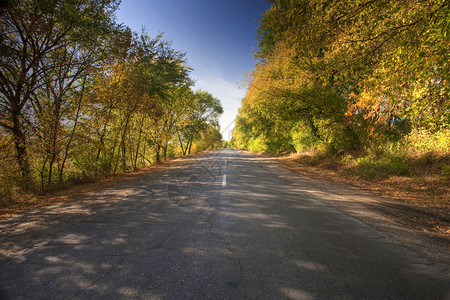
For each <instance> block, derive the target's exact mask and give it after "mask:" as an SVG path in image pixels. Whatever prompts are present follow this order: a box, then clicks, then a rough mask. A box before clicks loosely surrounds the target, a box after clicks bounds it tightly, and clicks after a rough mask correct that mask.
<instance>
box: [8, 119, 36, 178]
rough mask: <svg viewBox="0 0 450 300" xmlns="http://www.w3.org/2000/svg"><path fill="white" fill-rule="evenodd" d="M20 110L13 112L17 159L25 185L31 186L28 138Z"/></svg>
mask: <svg viewBox="0 0 450 300" xmlns="http://www.w3.org/2000/svg"><path fill="white" fill-rule="evenodd" d="M19 114H20V113H19V112H16V111H13V112H12V121H13V128H12V132H13V135H14V145H15V148H16V160H17V164H18V165H19V170H20V175H21V176H22V179H23V183H24V187H30V184H31V168H30V163H29V161H28V152H27V139H26V136H25V133H24V132H23V129H22V124H20V120H19Z"/></svg>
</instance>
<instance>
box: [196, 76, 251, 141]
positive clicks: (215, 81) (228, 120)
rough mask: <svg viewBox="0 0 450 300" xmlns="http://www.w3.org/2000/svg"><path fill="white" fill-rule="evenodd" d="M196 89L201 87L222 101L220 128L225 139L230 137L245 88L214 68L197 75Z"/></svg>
mask: <svg viewBox="0 0 450 300" xmlns="http://www.w3.org/2000/svg"><path fill="white" fill-rule="evenodd" d="M195 88H196V89H202V90H205V91H208V92H209V93H211V94H212V95H213V96H214V97H216V98H218V99H219V100H220V102H221V103H222V106H223V109H224V113H223V115H222V116H221V117H220V128H221V131H222V135H223V138H224V139H225V140H230V139H231V131H232V130H233V128H234V120H235V118H236V115H237V112H238V109H239V107H240V106H241V100H242V99H243V98H244V96H245V90H244V89H242V88H240V87H239V83H238V82H236V83H233V82H231V81H229V80H226V79H224V78H223V76H221V74H220V72H219V71H218V70H217V69H215V70H214V72H209V73H206V74H204V75H203V76H199V79H197V80H196V84H195Z"/></svg>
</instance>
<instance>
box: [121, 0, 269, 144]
mask: <svg viewBox="0 0 450 300" xmlns="http://www.w3.org/2000/svg"><path fill="white" fill-rule="evenodd" d="M269 6H270V5H269V3H268V1H267V0H184V1H183V0H122V3H121V5H120V7H119V10H118V11H117V21H118V22H119V23H123V24H124V25H127V26H128V27H130V28H131V29H132V30H133V31H137V32H140V31H141V29H142V28H143V27H145V29H146V30H147V32H148V33H149V34H150V35H151V36H155V35H157V34H158V33H160V32H163V33H164V36H165V38H167V39H169V40H172V41H173V48H174V49H176V50H181V51H182V52H186V56H187V60H188V64H189V66H190V67H191V68H193V69H194V70H193V72H192V73H191V77H192V78H193V79H194V80H195V81H196V85H195V89H198V88H201V89H203V90H207V91H208V92H210V93H211V94H213V95H214V96H215V97H217V98H218V99H220V101H221V102H222V106H223V107H224V111H225V112H224V114H223V115H222V117H221V119H220V125H221V130H222V131H223V133H222V134H223V137H224V139H225V140H228V139H230V138H231V134H230V132H231V129H232V125H234V122H233V121H234V119H235V117H236V114H237V110H238V108H239V107H240V104H241V99H242V98H243V97H244V95H245V88H243V87H242V84H241V83H242V82H243V81H244V79H245V78H244V75H243V74H244V73H246V72H249V71H251V70H252V69H253V68H254V66H255V61H254V59H253V56H252V54H251V52H252V50H253V49H254V48H256V47H257V42H256V28H257V23H256V20H257V19H260V18H261V16H262V14H263V13H264V12H265V11H266V10H267V9H268V8H269ZM230 125H231V127H229V126H230Z"/></svg>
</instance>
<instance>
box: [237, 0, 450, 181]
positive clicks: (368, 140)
mask: <svg viewBox="0 0 450 300" xmlns="http://www.w3.org/2000/svg"><path fill="white" fill-rule="evenodd" d="M271 2H272V3H273V5H272V7H271V8H270V9H269V10H268V11H267V12H266V13H265V14H264V16H263V18H262V19H261V21H260V23H259V28H258V32H257V38H258V42H259V49H258V50H257V51H256V54H255V59H256V60H257V66H256V68H255V69H254V70H253V71H252V72H251V73H250V74H249V76H248V81H247V84H248V90H247V94H246V97H245V98H244V100H243V101H242V107H241V109H240V110H239V117H238V118H237V120H236V126H235V130H234V132H233V143H234V144H235V145H236V146H237V147H239V148H245V149H250V150H254V151H270V152H273V153H278V152H281V151H286V150H288V149H290V148H291V149H292V148H295V150H296V151H297V152H299V151H308V150H319V151H322V152H324V153H326V154H331V155H332V154H336V153H341V152H348V151H361V150H362V149H365V148H366V149H369V152H376V151H378V150H377V149H380V147H386V145H401V150H398V151H397V152H396V151H394V150H389V151H379V152H382V153H381V154H380V155H377V156H376V157H372V158H370V159H368V158H367V159H368V160H367V161H365V160H364V159H366V158H364V159H363V160H362V161H360V162H359V163H358V165H359V168H360V169H361V170H367V173H368V174H369V173H370V172H373V173H377V174H378V173H380V174H381V173H383V172H386V174H388V175H389V174H406V172H407V170H406V169H407V168H406V167H405V164H404V159H403V158H401V157H403V156H401V155H400V156H396V155H397V154H395V155H391V154H392V153H400V152H402V151H404V152H409V151H418V152H427V151H435V152H439V153H444V154H445V153H448V152H449V145H450V140H449V129H448V124H449V123H450V99H449V95H450V93H449V91H450V90H449V84H448V82H449V79H450V78H449V76H450V72H449V66H448V62H449V61H450V59H449V58H450V57H449V52H448V49H449V47H450V34H449V33H450V32H449V29H450V27H449V26H448V24H449V21H448V15H449V12H450V5H449V3H448V1H445V0H439V1H419V2H417V1H416V2H408V1H406V2H404V1H403V2H402V1H397V2H385V1H369V2H367V1H363V0H360V1H347V0H345V1H335V2H333V1H331V2H330V1H322V0H313V1H303V0H293V1H292V0H273V1H271ZM380 145H382V146H380ZM391 147H394V146H391ZM375 175H376V174H375ZM375 175H374V176H375ZM376 176H378V175H376Z"/></svg>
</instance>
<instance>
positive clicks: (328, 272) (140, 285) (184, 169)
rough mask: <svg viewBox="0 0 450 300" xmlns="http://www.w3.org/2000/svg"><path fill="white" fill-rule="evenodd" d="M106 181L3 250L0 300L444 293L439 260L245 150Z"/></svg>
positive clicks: (444, 273) (448, 287)
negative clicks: (93, 197)
mask: <svg viewBox="0 0 450 300" xmlns="http://www.w3.org/2000/svg"><path fill="white" fill-rule="evenodd" d="M286 178H291V179H292V180H287V179H286ZM312 182H315V184H312ZM116 189H117V190H120V192H121V193H122V195H123V196H122V197H121V199H120V200H119V201H113V202H112V203H111V204H110V205H106V206H103V207H100V208H98V209H96V210H95V212H94V213H91V214H89V215H86V216H84V217H82V218H79V219H78V220H76V221H74V222H71V223H70V224H69V225H68V226H65V227H64V228H61V229H60V230H58V231H57V232H53V233H51V234H50V233H49V234H48V235H47V236H45V237H44V238H41V239H39V240H36V241H34V242H33V245H31V246H29V247H26V248H24V249H21V250H20V251H15V252H14V253H11V254H10V255H8V256H7V257H3V258H2V260H1V263H0V299H73V298H75V299H98V298H103V299H449V297H450V294H448V292H449V291H450V284H449V283H450V277H449V266H447V265H445V264H442V263H437V262H434V261H431V260H429V259H427V258H425V257H423V256H421V255H420V254H418V253H417V252H415V251H413V250H411V249H409V248H408V247H406V246H404V245H402V244H400V243H398V242H396V241H394V240H393V239H391V238H389V237H387V236H385V235H383V234H381V233H379V232H378V231H376V230H374V229H372V228H371V227H370V226H368V225H366V224H364V223H363V222H361V221H359V220H357V219H355V218H354V217H352V216H350V215H348V214H345V213H343V212H341V211H339V210H337V209H336V208H333V207H332V206H330V205H329V204H328V202H327V201H328V200H330V199H327V197H328V198H329V197H330V194H329V193H327V192H324V191H323V190H321V188H320V182H318V181H313V180H312V179H308V178H305V177H302V176H299V175H294V174H293V173H290V172H289V171H286V170H283V169H280V168H278V167H276V166H274V165H269V164H268V163H267V162H264V161H262V160H261V159H258V158H257V157H256V156H253V155H251V154H248V153H244V152H239V151H235V150H229V149H224V150H220V151H214V152H210V153H207V154H203V155H200V156H196V157H192V158H190V159H187V161H186V162H183V163H179V164H175V165H174V166H170V167H168V168H165V169H164V170H162V171H158V172H156V173H153V174H148V175H144V176H143V177H141V178H139V179H138V180H135V181H133V182H131V183H130V182H129V183H125V184H122V185H120V186H118V187H116ZM104 193H105V196H106V195H107V193H108V192H107V191H105V192H104ZM348 193H349V194H351V193H352V191H350V190H349V191H348ZM49 214H50V213H49Z"/></svg>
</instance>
